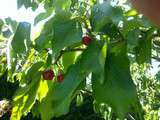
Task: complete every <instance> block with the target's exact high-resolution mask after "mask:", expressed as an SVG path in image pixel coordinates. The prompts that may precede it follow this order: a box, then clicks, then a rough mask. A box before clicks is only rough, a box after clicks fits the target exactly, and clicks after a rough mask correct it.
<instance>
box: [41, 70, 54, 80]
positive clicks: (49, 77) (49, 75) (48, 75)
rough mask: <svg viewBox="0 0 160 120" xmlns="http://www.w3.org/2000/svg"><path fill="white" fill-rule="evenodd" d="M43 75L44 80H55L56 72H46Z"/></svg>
mask: <svg viewBox="0 0 160 120" xmlns="http://www.w3.org/2000/svg"><path fill="white" fill-rule="evenodd" d="M42 75H43V79H44V80H53V77H54V72H53V70H45V71H43V73H42Z"/></svg>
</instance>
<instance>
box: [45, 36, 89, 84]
mask: <svg viewBox="0 0 160 120" xmlns="http://www.w3.org/2000/svg"><path fill="white" fill-rule="evenodd" d="M91 42H92V38H91V37H90V36H84V37H83V38H82V43H83V44H84V45H86V46H88V45H89V44H90V43H91ZM42 76H43V79H44V80H53V78H54V77H55V74H54V71H53V70H52V69H49V70H45V71H43V72H42ZM64 78H65V77H64V74H63V73H60V74H59V75H58V76H57V81H58V82H59V83H62V82H63V81H64Z"/></svg>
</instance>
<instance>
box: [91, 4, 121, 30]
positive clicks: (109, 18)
mask: <svg viewBox="0 0 160 120" xmlns="http://www.w3.org/2000/svg"><path fill="white" fill-rule="evenodd" d="M121 20H123V11H122V9H121V8H119V7H112V6H111V5H110V4H109V2H103V3H102V4H96V5H95V6H94V7H93V8H92V14H91V26H92V27H93V29H94V30H95V31H97V32H98V31H100V30H101V29H102V28H103V27H104V26H105V25H106V24H107V23H110V22H113V23H114V24H115V25H118V23H119V21H121Z"/></svg>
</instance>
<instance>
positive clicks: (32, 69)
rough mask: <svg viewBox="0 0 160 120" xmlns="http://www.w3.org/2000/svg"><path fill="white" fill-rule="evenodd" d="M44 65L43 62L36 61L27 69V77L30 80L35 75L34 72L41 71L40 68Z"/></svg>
mask: <svg viewBox="0 0 160 120" xmlns="http://www.w3.org/2000/svg"><path fill="white" fill-rule="evenodd" d="M43 65H44V63H43V62H41V61H40V62H37V63H34V64H33V65H32V66H31V67H30V68H29V69H28V70H27V71H26V79H27V80H28V81H30V80H31V79H32V77H33V74H34V73H36V72H37V71H39V69H40V68H41V67H42V66H43Z"/></svg>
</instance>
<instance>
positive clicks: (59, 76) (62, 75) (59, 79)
mask: <svg viewBox="0 0 160 120" xmlns="http://www.w3.org/2000/svg"><path fill="white" fill-rule="evenodd" d="M63 80H64V74H62V73H61V74H59V75H58V82H59V83H62V82H63Z"/></svg>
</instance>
